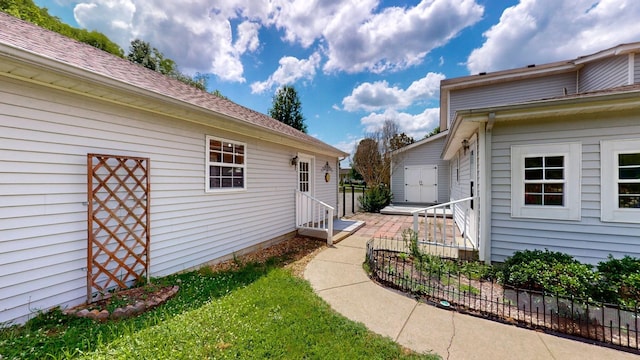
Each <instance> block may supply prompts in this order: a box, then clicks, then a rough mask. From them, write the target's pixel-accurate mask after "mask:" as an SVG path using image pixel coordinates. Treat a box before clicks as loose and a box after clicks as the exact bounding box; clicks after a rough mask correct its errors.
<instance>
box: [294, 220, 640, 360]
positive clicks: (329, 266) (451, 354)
mask: <svg viewBox="0 0 640 360" xmlns="http://www.w3.org/2000/svg"><path fill="white" fill-rule="evenodd" d="M378 216H379V215H378ZM386 222H387V221H383V223H386ZM368 224H369V223H368ZM374 227H375V226H374ZM371 228H372V227H371V226H365V227H364V228H362V229H361V230H359V231H357V232H356V233H355V234H354V235H352V236H350V237H348V238H346V239H344V240H342V241H341V242H340V243H338V244H336V245H334V246H332V247H329V248H327V249H326V250H324V251H322V252H321V253H319V254H318V255H317V256H316V257H315V258H314V259H313V260H312V261H311V262H310V263H309V264H308V265H307V268H306V270H305V274H304V276H305V278H306V279H307V280H308V281H309V282H310V283H311V286H312V287H313V289H314V290H315V291H316V293H317V294H318V295H319V296H321V297H322V298H323V299H324V300H325V301H326V302H327V303H329V304H330V305H331V307H332V308H333V309H334V310H336V311H337V312H339V313H341V314H342V315H344V316H346V317H347V318H349V319H351V320H354V321H358V322H361V323H363V324H364V325H365V326H367V327H368V328H369V329H370V330H372V331H374V332H376V333H378V334H381V335H384V336H387V337H390V338H391V339H393V340H394V341H396V342H398V343H399V344H401V345H403V346H406V347H408V348H410V349H412V350H415V351H417V352H420V353H428V352H431V353H434V354H438V355H440V356H441V357H442V358H444V359H580V360H590V359H594V360H596V359H598V360H599V359H638V356H637V355H633V354H629V353H625V352H621V351H617V350H613V349H608V348H604V347H599V346H595V345H590V344H586V343H583V342H580V341H574V340H569V339H564V338H561V337H557V336H553V335H548V334H544V333H541V332H537V331H532V330H527V329H522V328H518V327H516V326H512V325H506V324H501V323H497V322H494V321H489V320H483V319H480V318H476V317H473V316H469V315H464V314H460V313H456V312H453V311H448V310H443V309H439V308H436V307H434V306H431V305H426V304H424V303H420V302H417V301H416V300H414V299H412V298H410V297H407V296H405V295H404V294H401V293H399V292H396V291H393V290H389V289H386V288H384V287H382V286H379V285H377V284H376V283H374V282H372V281H371V280H370V279H369V278H368V277H367V275H366V273H365V272H364V270H363V268H362V263H363V262H364V259H365V251H366V242H367V241H368V240H369V239H370V238H371V237H370V236H362V234H363V233H365V234H366V233H368V232H371ZM393 230H396V229H395V227H394V228H393ZM374 232H375V231H374Z"/></svg>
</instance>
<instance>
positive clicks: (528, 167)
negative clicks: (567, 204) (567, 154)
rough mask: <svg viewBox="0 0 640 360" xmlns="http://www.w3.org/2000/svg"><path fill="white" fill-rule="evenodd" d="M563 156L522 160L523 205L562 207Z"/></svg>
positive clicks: (532, 157) (535, 157) (533, 157)
mask: <svg viewBox="0 0 640 360" xmlns="http://www.w3.org/2000/svg"><path fill="white" fill-rule="evenodd" d="M564 175H565V174H564V156H562V155H556V156H530V157H526V156H525V158H524V205H525V206H528V205H542V206H564V185H565V176H564Z"/></svg>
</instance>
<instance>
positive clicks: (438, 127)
mask: <svg viewBox="0 0 640 360" xmlns="http://www.w3.org/2000/svg"><path fill="white" fill-rule="evenodd" d="M439 133H440V126H436V127H435V128H434V129H433V130H431V132H429V133H428V134H427V135H425V136H424V138H425V139H426V138H428V137H432V136H433V135H438V134H439Z"/></svg>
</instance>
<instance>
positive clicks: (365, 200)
mask: <svg viewBox="0 0 640 360" xmlns="http://www.w3.org/2000/svg"><path fill="white" fill-rule="evenodd" d="M391 198H392V195H391V190H390V189H389V187H387V186H386V185H384V184H380V185H376V186H373V187H370V188H368V189H367V190H366V191H365V192H364V194H363V195H362V196H360V197H359V198H358V199H359V200H360V205H361V206H362V209H363V210H364V211H366V212H372V213H377V212H380V210H382V209H383V208H384V207H385V206H387V205H389V203H391Z"/></svg>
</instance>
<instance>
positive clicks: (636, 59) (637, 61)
mask: <svg viewBox="0 0 640 360" xmlns="http://www.w3.org/2000/svg"><path fill="white" fill-rule="evenodd" d="M633 63H634V66H633V83H634V84H640V53H638V54H634V56H633Z"/></svg>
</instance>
